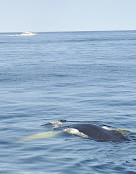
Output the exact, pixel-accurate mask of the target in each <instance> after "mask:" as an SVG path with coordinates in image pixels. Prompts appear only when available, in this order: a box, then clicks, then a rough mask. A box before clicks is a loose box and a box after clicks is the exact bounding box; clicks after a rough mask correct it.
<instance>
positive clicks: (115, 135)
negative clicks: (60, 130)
mask: <svg viewBox="0 0 136 174" xmlns="http://www.w3.org/2000/svg"><path fill="white" fill-rule="evenodd" d="M70 127H71V128H74V129H77V130H78V131H79V132H81V133H83V134H85V135H87V136H88V137H89V138H92V139H94V140H97V141H125V140H128V139H127V138H126V137H125V136H124V135H123V134H121V133H120V132H119V131H117V130H106V129H104V128H102V127H99V126H96V125H93V124H74V125H71V126H70Z"/></svg>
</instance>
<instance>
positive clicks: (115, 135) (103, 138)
mask: <svg viewBox="0 0 136 174" xmlns="http://www.w3.org/2000/svg"><path fill="white" fill-rule="evenodd" d="M71 122H76V124H73V123H72V124H71ZM80 122H81V121H66V120H58V121H51V122H48V123H45V124H43V125H41V126H49V125H51V127H52V128H53V131H47V132H39V133H36V134H32V135H27V136H25V137H23V138H21V139H20V140H19V141H18V142H20V143H22V142H25V141H32V140H37V139H42V138H52V137H56V136H57V135H58V134H60V133H62V132H63V133H67V134H72V135H76V136H79V137H82V138H87V139H92V140H95V141H100V142H107V141H112V142H122V141H130V140H129V139H128V138H127V137H126V136H125V135H127V134H131V133H132V132H130V131H129V130H124V129H117V128H111V127H107V126H103V127H100V126H98V125H95V124H90V123H80ZM63 123H64V124H63ZM65 123H68V124H66V125H65ZM69 123H70V124H69Z"/></svg>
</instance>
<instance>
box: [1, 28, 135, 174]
mask: <svg viewBox="0 0 136 174" xmlns="http://www.w3.org/2000/svg"><path fill="white" fill-rule="evenodd" d="M17 34H18V33H0V132H1V136H0V173H2V174H69V173H71V174H79V173H81V174H82V173H83V174H90V173H93V174H101V173H114V174H116V173H120V174H122V173H123V174H134V173H136V148H135V147H136V136H135V132H136V127H135V125H136V31H110V32H54V33H53V32H49V33H37V35H36V36H29V37H25V36H24V37H20V36H17ZM60 119H66V120H68V121H81V122H82V121H86V122H92V123H95V124H97V125H108V126H111V127H115V128H120V129H127V130H130V131H132V132H133V133H134V134H133V135H131V136H130V135H127V136H130V137H129V138H130V141H129V142H122V143H115V142H97V141H94V140H89V139H84V138H79V137H77V136H74V135H68V134H66V133H63V132H61V133H59V134H57V135H56V136H54V137H44V138H37V139H33V140H29V141H23V142H20V139H22V138H24V137H26V136H28V135H29V136H30V135H33V134H37V133H42V132H48V131H52V132H54V131H55V130H52V128H51V127H48V126H47V127H46V126H41V125H43V124H45V123H48V122H50V121H54V120H60Z"/></svg>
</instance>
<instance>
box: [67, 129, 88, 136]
mask: <svg viewBox="0 0 136 174" xmlns="http://www.w3.org/2000/svg"><path fill="white" fill-rule="evenodd" d="M64 132H66V133H69V134H72V135H77V136H80V137H83V138H89V137H88V136H87V135H85V134H84V133H82V132H79V130H78V129H75V128H66V129H64Z"/></svg>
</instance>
